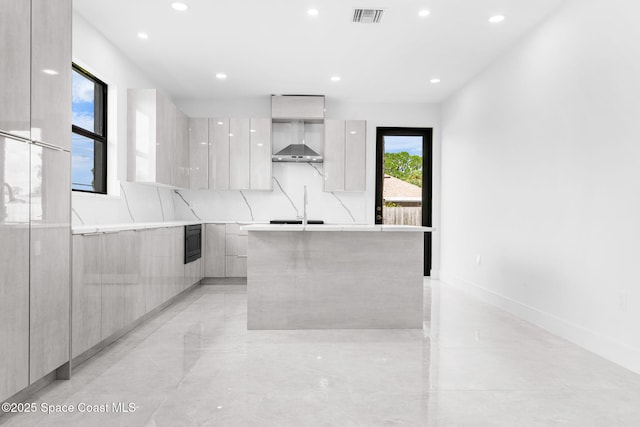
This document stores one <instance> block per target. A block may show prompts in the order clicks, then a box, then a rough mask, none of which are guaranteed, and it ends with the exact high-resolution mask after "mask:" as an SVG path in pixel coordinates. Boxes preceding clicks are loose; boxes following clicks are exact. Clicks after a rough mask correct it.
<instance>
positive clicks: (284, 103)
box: [271, 95, 324, 120]
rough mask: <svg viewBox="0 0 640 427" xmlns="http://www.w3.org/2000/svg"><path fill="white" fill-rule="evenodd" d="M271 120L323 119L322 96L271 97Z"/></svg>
mask: <svg viewBox="0 0 640 427" xmlns="http://www.w3.org/2000/svg"><path fill="white" fill-rule="evenodd" d="M271 117H272V118H273V119H307V120H309V119H312V120H322V119H324V96H306V95H273V96H272V97H271Z"/></svg>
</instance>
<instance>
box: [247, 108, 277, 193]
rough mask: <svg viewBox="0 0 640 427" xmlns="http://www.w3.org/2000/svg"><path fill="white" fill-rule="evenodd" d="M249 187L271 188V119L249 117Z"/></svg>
mask: <svg viewBox="0 0 640 427" xmlns="http://www.w3.org/2000/svg"><path fill="white" fill-rule="evenodd" d="M250 132H251V189H252V190H271V189H272V183H271V176H272V173H271V119H251V131H250Z"/></svg>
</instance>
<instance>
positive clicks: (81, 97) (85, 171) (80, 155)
mask: <svg viewBox="0 0 640 427" xmlns="http://www.w3.org/2000/svg"><path fill="white" fill-rule="evenodd" d="M72 85H73V86H72V87H73V97H72V100H73V102H72V112H73V115H72V123H73V124H74V125H76V126H79V127H81V128H83V129H86V130H89V131H91V132H94V131H95V105H94V100H95V90H96V84H95V83H94V82H92V81H91V80H89V79H87V78H86V77H84V76H83V75H82V74H80V73H78V72H77V71H75V70H74V71H73V80H72ZM71 152H72V159H71V182H72V188H73V189H75V190H89V191H93V190H94V188H93V179H94V177H93V168H94V142H93V140H92V139H89V138H85V137H83V136H81V135H77V134H73V136H72V141H71Z"/></svg>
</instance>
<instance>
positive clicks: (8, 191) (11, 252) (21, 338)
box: [0, 2, 30, 402]
mask: <svg viewBox="0 0 640 427" xmlns="http://www.w3.org/2000/svg"><path fill="white" fill-rule="evenodd" d="M0 3H1V2H0ZM2 13H3V12H1V11H0V14H2ZM0 43H1V42H0ZM0 67H2V65H0ZM0 102H1V101H0ZM29 151H30V147H29V144H28V143H26V142H22V141H17V140H13V139H10V138H6V137H2V136H0V272H2V273H1V274H0V343H1V344H0V402H2V401H4V400H5V399H6V398H8V397H10V396H12V395H13V394H15V393H17V392H18V391H20V390H21V389H23V388H25V387H26V386H27V385H29Z"/></svg>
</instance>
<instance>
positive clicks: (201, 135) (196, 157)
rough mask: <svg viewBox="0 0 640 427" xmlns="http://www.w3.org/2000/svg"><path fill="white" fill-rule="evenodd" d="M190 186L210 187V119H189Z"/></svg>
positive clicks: (198, 187) (198, 188) (195, 188)
mask: <svg viewBox="0 0 640 427" xmlns="http://www.w3.org/2000/svg"><path fill="white" fill-rule="evenodd" d="M189 188H191V189H194V190H200V189H208V188H209V119H189Z"/></svg>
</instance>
